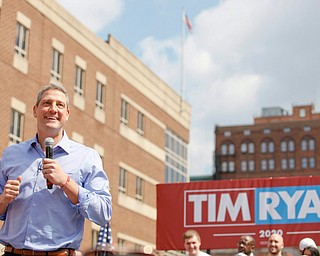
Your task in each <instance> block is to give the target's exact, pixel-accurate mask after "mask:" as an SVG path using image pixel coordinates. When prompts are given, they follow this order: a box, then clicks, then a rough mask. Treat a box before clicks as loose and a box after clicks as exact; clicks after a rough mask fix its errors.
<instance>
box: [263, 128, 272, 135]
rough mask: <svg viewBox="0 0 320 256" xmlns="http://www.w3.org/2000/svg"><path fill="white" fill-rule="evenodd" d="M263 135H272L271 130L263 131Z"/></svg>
mask: <svg viewBox="0 0 320 256" xmlns="http://www.w3.org/2000/svg"><path fill="white" fill-rule="evenodd" d="M263 133H264V134H270V133H271V130H270V129H269V128H266V129H264V130H263Z"/></svg>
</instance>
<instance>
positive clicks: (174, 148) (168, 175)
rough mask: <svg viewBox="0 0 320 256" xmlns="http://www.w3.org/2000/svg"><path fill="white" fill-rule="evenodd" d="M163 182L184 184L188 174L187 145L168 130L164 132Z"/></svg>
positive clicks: (187, 179)
mask: <svg viewBox="0 0 320 256" xmlns="http://www.w3.org/2000/svg"><path fill="white" fill-rule="evenodd" d="M165 152H166V158H165V181H166V182H167V183H171V182H186V181H189V174H188V144H187V143H186V142H185V141H184V140H183V139H181V138H180V137H179V136H177V135H176V134H174V133H173V132H172V131H170V130H166V132H165Z"/></svg>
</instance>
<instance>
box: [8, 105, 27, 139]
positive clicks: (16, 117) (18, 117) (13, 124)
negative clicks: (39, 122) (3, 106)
mask: <svg viewBox="0 0 320 256" xmlns="http://www.w3.org/2000/svg"><path fill="white" fill-rule="evenodd" d="M23 121H24V115H23V114H21V113H20V112H18V111H16V110H14V109H11V120H10V134H9V138H10V143H13V144H18V143H20V142H21V141H22V139H23V138H22V134H23Z"/></svg>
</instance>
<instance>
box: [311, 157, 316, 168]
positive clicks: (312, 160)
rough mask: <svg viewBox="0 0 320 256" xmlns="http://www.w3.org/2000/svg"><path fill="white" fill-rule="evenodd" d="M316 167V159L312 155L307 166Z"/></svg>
mask: <svg viewBox="0 0 320 256" xmlns="http://www.w3.org/2000/svg"><path fill="white" fill-rule="evenodd" d="M315 167H316V160H315V159H314V157H309V168H315Z"/></svg>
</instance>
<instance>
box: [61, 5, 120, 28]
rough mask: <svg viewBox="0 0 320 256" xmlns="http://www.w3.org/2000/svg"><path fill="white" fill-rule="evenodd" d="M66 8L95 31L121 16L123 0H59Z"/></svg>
mask: <svg viewBox="0 0 320 256" xmlns="http://www.w3.org/2000/svg"><path fill="white" fill-rule="evenodd" d="M58 2H59V4H61V5H62V6H63V7H64V8H65V9H67V10H68V11H69V12H70V13H71V14H72V15H73V16H75V17H76V18H77V19H78V20H80V21H81V22H82V23H83V24H85V25H86V26H87V27H88V28H89V29H91V30H92V31H93V32H99V31H100V30H101V29H102V28H103V27H104V26H106V25H107V24H109V23H111V22H112V21H113V20H114V19H116V18H117V17H119V16H120V14H121V12H122V9H123V3H122V0H90V1H88V0H58Z"/></svg>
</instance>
